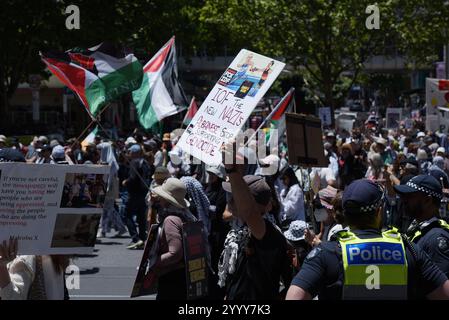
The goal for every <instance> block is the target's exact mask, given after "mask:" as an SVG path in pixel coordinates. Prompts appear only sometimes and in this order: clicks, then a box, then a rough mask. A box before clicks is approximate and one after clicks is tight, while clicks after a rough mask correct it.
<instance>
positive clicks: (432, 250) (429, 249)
mask: <svg viewBox="0 0 449 320" xmlns="http://www.w3.org/2000/svg"><path fill="white" fill-rule="evenodd" d="M434 219H435V220H437V219H436V218H434ZM416 244H417V245H418V246H419V247H420V248H421V249H422V250H424V252H426V253H427V254H428V255H429V257H430V259H431V260H432V261H433V263H435V264H436V265H437V266H438V267H439V268H440V270H441V271H443V272H444V273H445V274H446V276H447V277H449V231H448V230H447V229H443V228H441V227H439V226H438V227H434V228H431V229H430V230H428V231H427V232H425V234H424V236H422V237H420V238H418V239H417V241H416Z"/></svg>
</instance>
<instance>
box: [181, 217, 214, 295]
mask: <svg viewBox="0 0 449 320" xmlns="http://www.w3.org/2000/svg"><path fill="white" fill-rule="evenodd" d="M182 229H183V247H184V260H185V265H186V279H187V299H189V300H192V299H198V298H201V297H203V296H207V295H208V267H207V263H206V260H207V254H206V250H207V249H206V243H207V239H206V236H205V234H204V232H203V229H204V227H203V222H201V221H196V222H189V223H184V225H183V226H182Z"/></svg>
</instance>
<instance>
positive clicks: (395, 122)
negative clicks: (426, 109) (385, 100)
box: [386, 108, 402, 129]
mask: <svg viewBox="0 0 449 320" xmlns="http://www.w3.org/2000/svg"><path fill="white" fill-rule="evenodd" d="M386 118H387V123H386V127H387V129H397V128H399V124H400V122H401V118H402V109H401V108H387V112H386Z"/></svg>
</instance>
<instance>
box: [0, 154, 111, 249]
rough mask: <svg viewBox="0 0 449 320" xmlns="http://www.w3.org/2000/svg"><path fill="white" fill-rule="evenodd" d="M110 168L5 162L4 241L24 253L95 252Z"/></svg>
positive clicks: (1, 173)
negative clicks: (13, 244)
mask: <svg viewBox="0 0 449 320" xmlns="http://www.w3.org/2000/svg"><path fill="white" fill-rule="evenodd" d="M109 172H110V167H109V166H98V165H57V164H25V163H0V241H3V240H9V239H18V254H21V255H25V254H29V255H44V254H90V253H92V252H93V248H94V245H95V240H96V234H97V230H98V225H99V222H100V218H101V214H102V212H103V203H104V198H105V194H106V188H107V179H108V174H109Z"/></svg>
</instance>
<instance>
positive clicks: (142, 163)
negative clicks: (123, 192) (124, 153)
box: [127, 158, 152, 198]
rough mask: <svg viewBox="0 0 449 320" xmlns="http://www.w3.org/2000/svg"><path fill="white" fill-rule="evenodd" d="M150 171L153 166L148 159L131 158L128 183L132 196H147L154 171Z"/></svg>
mask: <svg viewBox="0 0 449 320" xmlns="http://www.w3.org/2000/svg"><path fill="white" fill-rule="evenodd" d="M150 171H151V168H150V166H149V164H148V162H147V161H146V160H144V159H142V158H141V159H133V160H131V162H130V168H129V176H128V183H127V188H128V192H129V196H130V197H133V198H134V197H136V198H145V196H146V195H147V192H148V187H149V185H150V183H151V181H150V177H151V175H152V173H151V172H150ZM142 180H143V181H142ZM144 182H145V183H146V184H147V186H148V187H147V186H146V185H145V183H144Z"/></svg>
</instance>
